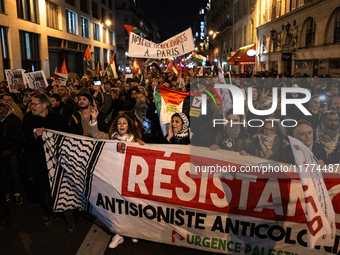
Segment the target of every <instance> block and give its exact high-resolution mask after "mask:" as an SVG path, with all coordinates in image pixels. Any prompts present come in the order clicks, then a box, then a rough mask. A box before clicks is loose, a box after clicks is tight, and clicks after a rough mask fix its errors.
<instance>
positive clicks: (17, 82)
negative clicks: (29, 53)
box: [5, 69, 26, 93]
mask: <svg viewBox="0 0 340 255" xmlns="http://www.w3.org/2000/svg"><path fill="white" fill-rule="evenodd" d="M5 75H6V79H7V83H8V86H9V91H10V92H12V93H19V92H20V91H19V90H20V89H24V88H25V86H26V80H25V74H24V70H23V69H6V70H5Z"/></svg>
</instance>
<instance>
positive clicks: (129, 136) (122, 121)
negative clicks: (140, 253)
mask: <svg viewBox="0 0 340 255" xmlns="http://www.w3.org/2000/svg"><path fill="white" fill-rule="evenodd" d="M98 114H99V111H98V109H97V107H96V106H95V107H93V108H92V110H91V116H92V119H91V121H90V135H91V136H92V137H94V138H99V139H110V140H116V141H122V142H138V143H139V144H140V145H144V144H145V143H144V142H143V141H142V140H141V136H140V134H139V133H138V131H137V129H136V125H135V123H134V121H133V120H132V119H131V118H130V117H129V115H128V114H126V113H122V114H121V115H119V116H117V118H116V119H115V120H114V121H113V123H112V125H111V127H110V130H109V133H105V132H101V131H99V130H98V126H97V117H98ZM131 239H132V242H138V239H137V238H131ZM122 242H124V237H122V236H121V235H119V234H116V235H114V236H113V238H112V240H111V242H110V243H109V248H111V249H113V248H116V247H117V246H118V245H119V244H121V243H122Z"/></svg>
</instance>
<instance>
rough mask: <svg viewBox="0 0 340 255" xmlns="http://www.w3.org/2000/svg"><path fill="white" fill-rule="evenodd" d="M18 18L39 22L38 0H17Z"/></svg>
mask: <svg viewBox="0 0 340 255" xmlns="http://www.w3.org/2000/svg"><path fill="white" fill-rule="evenodd" d="M17 13H18V18H20V19H24V20H28V21H31V22H35V23H37V5H36V0H17Z"/></svg>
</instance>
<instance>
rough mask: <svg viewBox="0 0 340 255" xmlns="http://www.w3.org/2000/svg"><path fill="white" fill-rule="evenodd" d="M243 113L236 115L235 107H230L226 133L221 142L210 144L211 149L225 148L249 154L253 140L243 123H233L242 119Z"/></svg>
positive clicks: (241, 153)
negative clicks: (234, 112)
mask: <svg viewBox="0 0 340 255" xmlns="http://www.w3.org/2000/svg"><path fill="white" fill-rule="evenodd" d="M242 117H243V116H242V115H234V114H233V109H232V108H231V109H229V110H228V112H227V121H228V123H227V125H226V126H225V135H224V136H223V137H222V139H221V140H220V142H219V144H213V145H211V146H210V149H211V150H218V149H224V150H228V151H236V152H239V153H240V155H242V156H247V155H249V153H250V151H251V140H250V138H249V135H248V134H247V133H246V131H245V128H244V127H243V125H240V124H232V125H231V122H232V123H238V122H241V121H242Z"/></svg>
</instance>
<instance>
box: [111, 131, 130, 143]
mask: <svg viewBox="0 0 340 255" xmlns="http://www.w3.org/2000/svg"><path fill="white" fill-rule="evenodd" d="M111 140H118V141H121V142H133V140H134V136H133V135H132V134H126V135H123V136H121V135H120V134H118V132H117V131H116V132H114V133H113V134H112V135H111Z"/></svg>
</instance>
